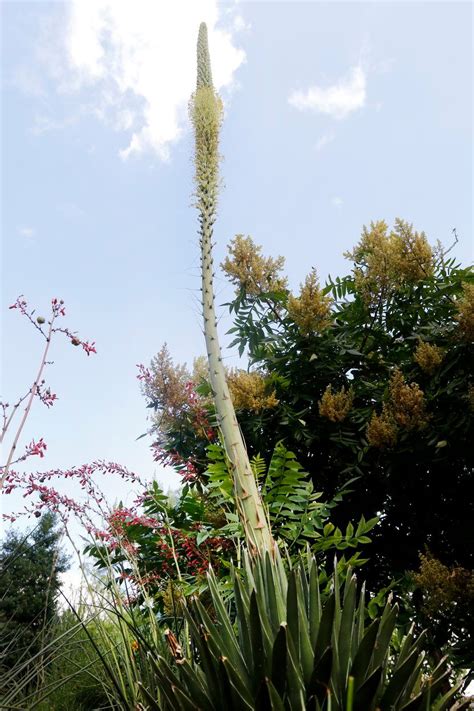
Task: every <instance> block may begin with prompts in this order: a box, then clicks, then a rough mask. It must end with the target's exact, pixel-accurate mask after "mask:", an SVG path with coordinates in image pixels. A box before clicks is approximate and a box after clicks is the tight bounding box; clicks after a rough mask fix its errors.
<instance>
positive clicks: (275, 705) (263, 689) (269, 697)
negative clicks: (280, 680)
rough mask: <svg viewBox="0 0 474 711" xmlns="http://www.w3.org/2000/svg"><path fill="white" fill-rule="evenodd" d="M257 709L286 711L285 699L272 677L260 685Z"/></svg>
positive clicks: (256, 703) (261, 710)
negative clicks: (273, 682)
mask: <svg viewBox="0 0 474 711" xmlns="http://www.w3.org/2000/svg"><path fill="white" fill-rule="evenodd" d="M255 711H285V705H284V703H283V700H282V698H281V696H280V694H279V693H278V691H277V690H276V688H275V686H274V685H273V684H272V682H271V680H270V679H267V678H265V679H264V681H263V682H262V685H261V686H260V689H259V691H258V695H257V698H256V701H255Z"/></svg>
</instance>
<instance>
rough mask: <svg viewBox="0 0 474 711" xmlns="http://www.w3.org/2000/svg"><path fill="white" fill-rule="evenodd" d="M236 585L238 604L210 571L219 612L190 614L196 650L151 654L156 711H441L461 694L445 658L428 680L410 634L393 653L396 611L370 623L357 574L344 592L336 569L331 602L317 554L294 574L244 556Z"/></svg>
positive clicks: (146, 695)
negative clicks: (452, 681) (321, 584)
mask: <svg viewBox="0 0 474 711" xmlns="http://www.w3.org/2000/svg"><path fill="white" fill-rule="evenodd" d="M232 578H233V591H234V596H235V597H234V600H235V603H234V604H232V605H231V604H229V603H228V602H227V603H226V602H225V601H224V599H223V596H222V594H221V592H220V591H219V587H218V581H217V579H216V576H215V575H214V573H213V572H212V571H210V572H209V574H208V582H209V589H210V593H211V598H212V605H211V606H210V607H208V608H207V609H206V608H205V607H204V606H203V605H202V604H201V602H200V601H199V600H195V601H194V602H192V603H191V604H190V605H189V607H188V608H186V609H185V618H186V620H187V622H188V625H189V630H190V634H191V639H192V643H193V644H192V646H191V648H190V652H188V653H187V652H186V651H183V649H181V647H180V646H179V645H178V644H176V643H175V644H173V645H171V650H172V651H171V654H170V655H168V658H165V657H163V656H159V657H156V658H155V657H152V656H151V655H150V662H151V663H152V664H153V666H154V670H155V674H156V679H157V686H158V687H159V688H160V690H161V694H162V696H161V701H160V703H159V704H158V703H157V701H156V699H155V698H154V697H153V695H152V694H151V693H150V692H149V689H147V688H145V687H144V686H141V690H142V696H143V702H144V703H145V704H147V705H148V707H149V708H150V709H152V710H156V711H166V710H168V709H169V710H170V711H171V710H173V711H175V710H179V711H181V710H182V711H191V710H193V709H194V710H196V711H197V709H200V710H201V711H217V710H218V709H222V708H225V709H228V710H229V711H232V710H235V711H243V710H244V709H248V710H249V711H251V710H255V711H257V710H258V711H260V710H263V709H268V710H272V709H275V710H278V711H280V710H283V709H288V710H291V711H300V710H301V711H302V710H303V709H312V710H314V711H342V710H343V709H344V710H345V711H371V710H375V709H379V710H380V711H389V710H390V711H395V710H400V711H401V710H402V709H404V710H405V711H430V710H431V711H435V710H436V711H442V709H447V708H448V705H449V703H450V701H451V700H452V699H453V697H454V696H455V694H456V691H457V688H455V687H454V688H449V673H450V672H449V669H448V667H447V663H446V659H443V660H442V661H441V662H440V663H439V664H438V666H437V667H436V668H435V669H434V670H433V671H432V672H431V673H430V672H429V671H428V669H427V668H426V667H425V666H424V654H423V652H421V651H420V650H421V644H422V639H421V638H418V639H414V637H413V634H412V633H409V634H408V635H407V636H406V637H405V639H404V640H403V643H402V645H401V649H400V651H399V653H398V654H396V655H395V654H393V652H392V650H391V647H390V641H391V638H392V634H393V632H394V630H395V625H396V620H397V614H398V608H397V606H396V605H392V604H391V602H390V601H388V602H387V603H386V605H385V609H384V610H383V613H382V615H381V617H379V618H377V619H375V620H374V621H370V619H369V620H368V621H367V616H366V614H365V591H364V588H363V587H362V589H361V590H360V592H359V593H358V589H357V582H356V578H355V576H353V575H349V576H347V578H346V581H345V583H344V584H341V582H340V581H339V578H338V574H337V570H336V572H335V573H334V575H333V578H332V591H331V592H330V594H329V595H328V596H327V598H326V599H325V600H323V599H322V598H321V595H320V588H319V575H318V569H317V565H316V561H315V559H314V558H313V557H312V556H311V555H310V554H307V555H305V556H301V557H300V559H299V562H298V563H297V564H296V565H295V566H294V567H292V568H291V569H290V571H289V572H286V570H285V567H284V565H283V561H282V559H281V558H280V556H279V555H278V554H277V555H276V557H275V558H274V559H271V558H270V557H269V555H268V554H267V555H266V556H265V557H264V558H262V557H257V558H254V557H249V556H248V555H244V572H243V574H242V571H239V570H235V569H233V570H232ZM446 684H448V691H446V690H445V686H446Z"/></svg>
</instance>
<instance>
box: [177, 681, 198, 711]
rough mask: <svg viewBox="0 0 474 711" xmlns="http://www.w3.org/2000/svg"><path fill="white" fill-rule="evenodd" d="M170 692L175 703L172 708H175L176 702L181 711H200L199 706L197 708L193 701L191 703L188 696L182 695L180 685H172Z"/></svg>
mask: <svg viewBox="0 0 474 711" xmlns="http://www.w3.org/2000/svg"><path fill="white" fill-rule="evenodd" d="M172 692H173V695H174V703H175V706H174V707H173V708H176V702H177V701H178V702H179V709H182V710H183V711H201V709H200V708H199V706H197V705H196V704H195V703H194V701H192V699H190V698H189V696H188V695H187V694H185V693H184V691H183V689H182V685H181V684H180V685H179V686H177V685H174V684H173V687H172Z"/></svg>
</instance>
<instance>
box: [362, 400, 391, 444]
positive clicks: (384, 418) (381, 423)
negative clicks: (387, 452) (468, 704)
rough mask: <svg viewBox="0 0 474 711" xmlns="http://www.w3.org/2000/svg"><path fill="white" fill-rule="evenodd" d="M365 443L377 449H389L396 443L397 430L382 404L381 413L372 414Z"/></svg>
mask: <svg viewBox="0 0 474 711" xmlns="http://www.w3.org/2000/svg"><path fill="white" fill-rule="evenodd" d="M366 435H367V442H368V443H369V445H370V446H371V447H376V448H377V449H389V448H390V447H394V446H395V445H396V443H397V436H398V430H397V426H396V424H395V422H394V419H393V417H392V416H391V414H390V412H389V410H388V409H387V407H386V405H385V404H384V406H383V409H382V413H381V414H380V415H377V414H376V413H375V412H374V413H372V417H371V419H370V422H369V423H368V425H367V430H366Z"/></svg>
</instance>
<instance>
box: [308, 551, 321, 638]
mask: <svg viewBox="0 0 474 711" xmlns="http://www.w3.org/2000/svg"><path fill="white" fill-rule="evenodd" d="M313 560H314V559H313ZM308 608H309V609H308V618H309V626H310V638H311V644H312V645H313V649H314V650H316V640H317V637H318V630H319V623H320V620H321V594H320V591H319V580H318V569H317V566H316V562H315V561H314V562H312V563H311V567H310V570H309V605H308Z"/></svg>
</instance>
